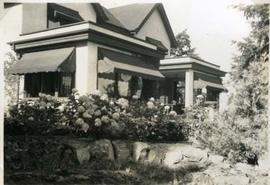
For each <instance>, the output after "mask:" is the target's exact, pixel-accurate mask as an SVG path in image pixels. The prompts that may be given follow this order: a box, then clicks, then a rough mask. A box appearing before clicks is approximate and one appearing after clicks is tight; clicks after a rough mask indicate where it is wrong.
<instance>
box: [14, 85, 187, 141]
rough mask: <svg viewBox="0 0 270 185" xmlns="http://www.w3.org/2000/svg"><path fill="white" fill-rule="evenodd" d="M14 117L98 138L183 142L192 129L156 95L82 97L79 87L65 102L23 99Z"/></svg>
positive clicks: (45, 99)
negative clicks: (153, 96) (128, 98)
mask: <svg viewBox="0 0 270 185" xmlns="http://www.w3.org/2000/svg"><path fill="white" fill-rule="evenodd" d="M11 117H12V119H14V120H16V121H17V122H20V123H22V124H27V123H29V122H33V123H46V124H47V125H48V126H49V127H53V128H62V129H63V128H64V129H72V131H73V133H75V134H76V135H78V136H91V137H94V138H109V139H116V138H117V139H131V140H139V141H153V142H154V141H162V142H169V141H183V140H187V139H188V135H189V131H190V129H189V126H188V125H187V124H185V122H184V119H183V118H182V117H181V116H180V115H177V113H176V112H175V111H173V110H171V108H170V107H169V106H165V105H164V104H162V103H159V102H158V101H156V100H155V99H154V98H150V99H149V101H147V102H144V101H140V100H138V99H137V98H132V99H130V100H127V99H125V98H119V99H115V98H110V97H108V95H106V94H101V93H100V92H99V91H96V92H95V93H94V94H91V95H82V96H80V95H79V94H78V92H77V90H75V89H73V90H72V93H71V95H70V96H69V97H68V100H67V101H65V102H60V101H59V100H57V99H56V98H53V97H51V96H48V95H44V94H40V97H39V99H37V100H31V101H30V100H25V101H21V102H20V103H19V105H18V106H15V107H14V110H11Z"/></svg>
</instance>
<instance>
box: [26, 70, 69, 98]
mask: <svg viewBox="0 0 270 185" xmlns="http://www.w3.org/2000/svg"><path fill="white" fill-rule="evenodd" d="M72 88H74V73H59V72H48V73H31V74H26V75H25V91H26V96H27V97H37V96H38V93H40V92H42V93H45V94H50V95H53V96H54V95H56V96H60V97H65V96H68V95H69V94H70V93H71V90H72Z"/></svg>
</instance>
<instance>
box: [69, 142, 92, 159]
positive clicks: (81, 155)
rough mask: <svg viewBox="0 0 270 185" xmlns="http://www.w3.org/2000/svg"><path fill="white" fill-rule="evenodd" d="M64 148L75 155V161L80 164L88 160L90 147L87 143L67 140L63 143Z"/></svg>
mask: <svg viewBox="0 0 270 185" xmlns="http://www.w3.org/2000/svg"><path fill="white" fill-rule="evenodd" d="M64 146H65V147H67V148H70V149H71V150H72V151H73V152H74V154H75V155H76V158H77V161H78V162H79V163H80V164H84V163H86V162H88V161H89V160H90V152H89V149H90V146H89V143H88V142H87V141H81V140H75V139H74V140H67V141H65V142H64Z"/></svg>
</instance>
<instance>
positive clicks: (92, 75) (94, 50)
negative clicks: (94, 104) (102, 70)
mask: <svg viewBox="0 0 270 185" xmlns="http://www.w3.org/2000/svg"><path fill="white" fill-rule="evenodd" d="M88 53H89V56H88V62H89V63H88V64H89V65H88V73H89V74H88V81H87V83H88V89H87V91H88V93H90V94H92V93H94V92H95V90H97V58H98V47H97V45H96V44H94V43H92V42H88Z"/></svg>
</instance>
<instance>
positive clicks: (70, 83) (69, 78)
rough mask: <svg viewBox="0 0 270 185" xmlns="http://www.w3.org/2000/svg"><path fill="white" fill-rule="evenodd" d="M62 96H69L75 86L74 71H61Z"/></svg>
mask: <svg viewBox="0 0 270 185" xmlns="http://www.w3.org/2000/svg"><path fill="white" fill-rule="evenodd" d="M60 76H61V86H60V96H68V95H69V94H70V93H71V90H72V88H73V87H74V73H61V75H60Z"/></svg>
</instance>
